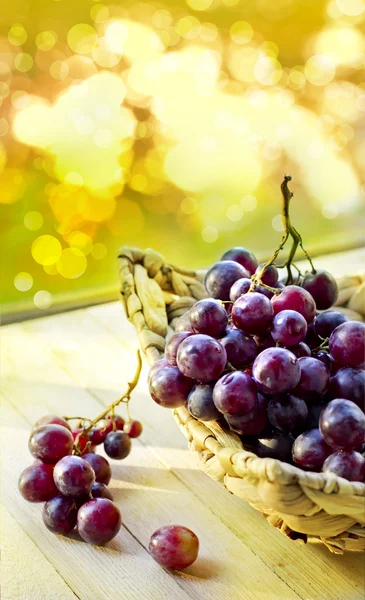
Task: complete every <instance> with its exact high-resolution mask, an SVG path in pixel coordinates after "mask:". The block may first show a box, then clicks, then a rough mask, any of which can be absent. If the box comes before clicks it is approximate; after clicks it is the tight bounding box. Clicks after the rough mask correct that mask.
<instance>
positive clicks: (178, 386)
mask: <svg viewBox="0 0 365 600" xmlns="http://www.w3.org/2000/svg"><path fill="white" fill-rule="evenodd" d="M195 337H197V336H194V338H195ZM188 340H189V338H187V340H184V342H185V341H188ZM193 385H194V382H193V381H192V380H191V379H188V378H187V377H184V375H183V374H182V373H181V372H180V371H179V369H178V368H177V367H171V366H168V367H162V368H160V369H159V370H158V371H155V372H154V373H153V375H152V376H151V378H150V384H149V391H150V394H151V396H152V398H153V400H154V401H155V402H157V404H160V406H164V407H165V408H178V407H179V406H182V405H183V404H185V402H186V399H187V397H188V394H189V392H190V390H191V388H192V387H193Z"/></svg>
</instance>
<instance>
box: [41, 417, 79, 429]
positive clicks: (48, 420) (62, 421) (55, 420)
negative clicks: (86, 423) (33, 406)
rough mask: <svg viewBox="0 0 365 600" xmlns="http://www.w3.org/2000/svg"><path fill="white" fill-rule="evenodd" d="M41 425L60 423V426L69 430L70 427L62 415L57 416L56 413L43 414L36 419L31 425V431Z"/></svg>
mask: <svg viewBox="0 0 365 600" xmlns="http://www.w3.org/2000/svg"><path fill="white" fill-rule="evenodd" d="M43 425H61V426H62V427H66V429H68V430H69V431H71V427H70V425H69V423H68V421H66V419H64V418H63V417H59V416H58V415H45V416H44V417H41V418H40V419H38V421H36V422H35V423H34V425H33V427H32V431H34V430H35V429H38V427H42V426H43Z"/></svg>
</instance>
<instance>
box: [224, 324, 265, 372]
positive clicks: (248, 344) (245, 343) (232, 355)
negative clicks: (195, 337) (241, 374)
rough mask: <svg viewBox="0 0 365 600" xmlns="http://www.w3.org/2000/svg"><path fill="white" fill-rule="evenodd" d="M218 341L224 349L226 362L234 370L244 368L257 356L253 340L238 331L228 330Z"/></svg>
mask: <svg viewBox="0 0 365 600" xmlns="http://www.w3.org/2000/svg"><path fill="white" fill-rule="evenodd" d="M219 341H220V343H221V344H222V346H223V347H224V348H225V351H226V353H227V360H228V362H229V363H230V364H231V365H232V367H234V368H235V369H242V368H244V367H246V366H247V365H249V364H251V363H252V361H253V360H255V358H256V356H257V346H256V342H255V340H254V339H253V338H252V337H249V336H248V335H245V334H244V332H243V331H241V330H240V329H230V330H229V331H228V332H227V333H226V335H225V336H224V337H223V338H221V339H220V340H219Z"/></svg>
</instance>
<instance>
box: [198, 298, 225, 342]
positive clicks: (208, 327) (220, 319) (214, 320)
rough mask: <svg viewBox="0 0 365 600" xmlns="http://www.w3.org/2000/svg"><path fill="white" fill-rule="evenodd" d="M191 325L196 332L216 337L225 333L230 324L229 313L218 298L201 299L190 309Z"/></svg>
mask: <svg viewBox="0 0 365 600" xmlns="http://www.w3.org/2000/svg"><path fill="white" fill-rule="evenodd" d="M189 320H190V325H191V326H192V328H193V331H194V332H195V333H204V334H206V335H210V336H212V337H215V338H219V337H221V336H222V335H224V333H225V331H226V327H227V324H228V315H227V312H226V309H225V308H224V306H223V304H221V303H220V302H219V301H218V300H213V299H212V298H206V299H205V300H199V302H197V303H196V304H194V306H193V307H192V308H191V309H190V316H189Z"/></svg>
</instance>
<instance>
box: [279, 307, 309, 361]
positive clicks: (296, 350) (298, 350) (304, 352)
mask: <svg viewBox="0 0 365 600" xmlns="http://www.w3.org/2000/svg"><path fill="white" fill-rule="evenodd" d="M279 314H280V313H279ZM288 350H290V352H292V353H293V354H294V356H296V357H297V358H302V356H310V355H311V349H310V348H309V346H307V344H306V343H305V342H299V344H298V345H297V346H290V348H288Z"/></svg>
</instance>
